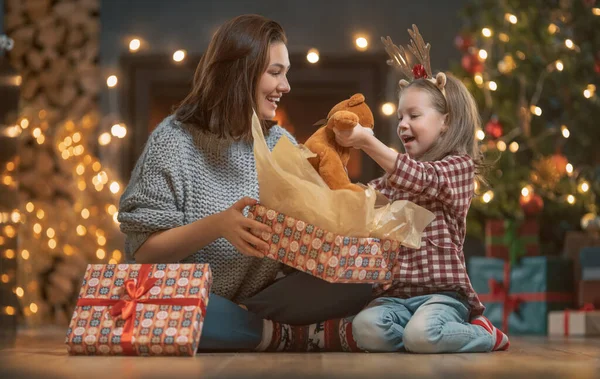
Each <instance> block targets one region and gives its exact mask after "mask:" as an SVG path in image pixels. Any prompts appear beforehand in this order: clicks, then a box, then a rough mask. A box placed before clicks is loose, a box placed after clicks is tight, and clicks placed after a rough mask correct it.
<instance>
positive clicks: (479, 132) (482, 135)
mask: <svg viewBox="0 0 600 379" xmlns="http://www.w3.org/2000/svg"><path fill="white" fill-rule="evenodd" d="M475 136H476V137H477V139H478V140H480V141H483V139H484V138H485V133H484V132H483V130H481V129H479V130H477V131H476V132H475Z"/></svg>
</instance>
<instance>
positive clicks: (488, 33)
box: [481, 28, 492, 37]
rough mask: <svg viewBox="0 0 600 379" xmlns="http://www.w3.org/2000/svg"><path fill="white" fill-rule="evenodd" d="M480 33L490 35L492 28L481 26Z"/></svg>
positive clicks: (485, 35)
mask: <svg viewBox="0 0 600 379" xmlns="http://www.w3.org/2000/svg"><path fill="white" fill-rule="evenodd" d="M481 34H482V35H483V36H484V37H491V36H492V30H491V29H490V28H483V29H481Z"/></svg>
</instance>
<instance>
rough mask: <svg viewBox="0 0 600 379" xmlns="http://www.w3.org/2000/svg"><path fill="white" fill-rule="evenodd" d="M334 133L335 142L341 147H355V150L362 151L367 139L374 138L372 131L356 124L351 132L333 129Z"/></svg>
mask: <svg viewBox="0 0 600 379" xmlns="http://www.w3.org/2000/svg"><path fill="white" fill-rule="evenodd" d="M333 132H334V133H335V141H336V142H337V143H338V144H339V145H340V146H344V147H353V148H355V149H362V148H363V146H364V144H365V141H366V140H367V138H369V137H370V136H373V131H372V130H371V129H369V128H365V127H364V126H362V125H360V124H356V126H355V127H354V128H353V129H350V130H337V129H336V128H333Z"/></svg>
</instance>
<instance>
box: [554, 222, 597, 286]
mask: <svg viewBox="0 0 600 379" xmlns="http://www.w3.org/2000/svg"><path fill="white" fill-rule="evenodd" d="M592 246H596V247H597V246H600V237H598V236H593V235H590V234H588V233H584V232H577V231H570V232H567V234H566V235H565V245H564V249H563V256H564V257H565V258H569V259H572V260H573V270H574V271H573V280H574V282H575V290H578V287H579V281H580V280H581V279H583V277H582V274H583V268H582V266H581V262H580V253H581V250H582V249H583V248H585V247H592ZM586 280H592V278H589V279H586Z"/></svg>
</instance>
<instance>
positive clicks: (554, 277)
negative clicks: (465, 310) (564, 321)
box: [469, 256, 574, 335]
mask: <svg viewBox="0 0 600 379" xmlns="http://www.w3.org/2000/svg"><path fill="white" fill-rule="evenodd" d="M572 272H573V271H572V265H571V261H570V260H567V259H564V258H559V257H544V256H540V257H524V258H521V259H520V260H519V262H518V263H517V264H515V265H511V264H510V262H507V261H505V260H503V259H498V258H485V257H473V258H471V259H470V261H469V277H470V279H471V283H472V285H473V288H474V289H475V291H476V292H477V293H478V294H479V299H480V300H481V302H483V304H484V305H485V307H486V310H485V313H484V314H485V316H486V317H487V318H489V319H490V321H491V322H492V323H493V324H494V325H496V326H501V328H502V330H503V331H504V332H507V333H509V334H512V335H518V334H520V335H525V334H537V335H543V334H546V333H547V320H548V313H549V312H550V311H555V310H564V309H567V308H570V307H571V306H572V304H573V302H574V295H573V279H572V278H573V275H572Z"/></svg>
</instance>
